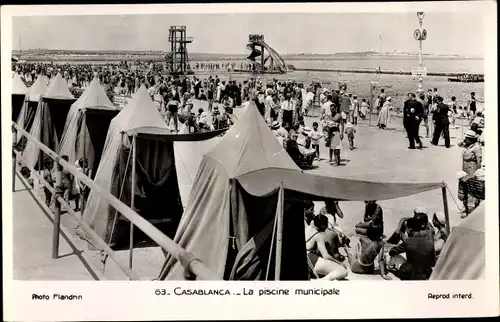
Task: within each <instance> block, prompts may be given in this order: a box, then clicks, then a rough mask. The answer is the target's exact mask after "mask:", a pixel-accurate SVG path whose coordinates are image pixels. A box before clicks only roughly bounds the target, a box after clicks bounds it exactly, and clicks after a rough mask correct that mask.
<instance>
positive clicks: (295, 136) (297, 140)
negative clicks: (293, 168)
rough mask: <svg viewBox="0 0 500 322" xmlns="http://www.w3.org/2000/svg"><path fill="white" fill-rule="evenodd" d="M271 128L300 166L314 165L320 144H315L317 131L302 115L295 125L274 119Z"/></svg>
mask: <svg viewBox="0 0 500 322" xmlns="http://www.w3.org/2000/svg"><path fill="white" fill-rule="evenodd" d="M271 130H272V131H273V133H274V134H275V135H276V138H277V139H278V141H279V142H280V144H282V145H283V147H284V148H285V150H286V151H287V152H288V154H289V155H290V157H291V158H292V159H293V160H294V161H295V163H296V164H297V165H298V166H299V167H300V168H302V169H310V168H311V167H312V164H313V161H314V159H315V158H316V157H317V156H319V144H318V145H316V144H315V143H316V138H315V136H314V134H315V132H316V131H314V130H313V129H311V128H309V127H308V126H306V125H305V123H304V118H303V117H302V116H299V117H298V122H296V123H295V124H293V125H290V124H289V123H283V124H280V122H279V121H274V122H273V123H272V124H271Z"/></svg>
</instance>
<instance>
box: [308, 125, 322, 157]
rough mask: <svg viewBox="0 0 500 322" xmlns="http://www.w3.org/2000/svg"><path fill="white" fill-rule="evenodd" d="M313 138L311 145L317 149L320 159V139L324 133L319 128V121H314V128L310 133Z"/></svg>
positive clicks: (317, 155)
mask: <svg viewBox="0 0 500 322" xmlns="http://www.w3.org/2000/svg"><path fill="white" fill-rule="evenodd" d="M309 137H310V138H311V146H312V148H313V149H314V150H316V159H317V160H319V140H321V138H322V137H323V134H322V133H321V132H320V131H319V130H318V122H314V123H313V129H312V131H311V133H310V134H309Z"/></svg>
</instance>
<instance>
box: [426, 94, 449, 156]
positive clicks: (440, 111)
mask: <svg viewBox="0 0 500 322" xmlns="http://www.w3.org/2000/svg"><path fill="white" fill-rule="evenodd" d="M436 101H437V108H436V111H435V112H434V115H435V120H436V128H435V129H434V135H433V137H432V142H431V143H432V144H433V145H438V143H439V138H440V137H441V133H442V134H443V136H444V144H445V146H446V147H447V148H449V147H450V130H449V128H450V120H449V118H448V112H449V111H450V108H449V106H448V105H446V104H444V103H443V98H442V97H441V96H437V98H436Z"/></svg>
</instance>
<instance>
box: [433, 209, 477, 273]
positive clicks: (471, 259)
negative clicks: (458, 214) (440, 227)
mask: <svg viewBox="0 0 500 322" xmlns="http://www.w3.org/2000/svg"><path fill="white" fill-rule="evenodd" d="M484 217H485V203H484V202H483V203H481V204H480V205H479V207H477V208H476V209H475V210H474V211H473V212H472V213H471V214H470V215H469V216H468V217H467V218H465V219H464V220H463V221H462V222H460V224H459V225H458V226H456V227H453V229H452V231H451V234H450V236H449V237H448V240H447V241H446V244H445V245H444V248H443V250H442V251H441V255H439V259H438V261H437V263H436V266H435V267H434V271H433V273H432V275H431V278H430V279H431V280H477V279H483V278H484V274H485V265H486V262H485V251H484V247H485V246H484V245H485V243H486V240H485V235H484V229H485V227H484Z"/></svg>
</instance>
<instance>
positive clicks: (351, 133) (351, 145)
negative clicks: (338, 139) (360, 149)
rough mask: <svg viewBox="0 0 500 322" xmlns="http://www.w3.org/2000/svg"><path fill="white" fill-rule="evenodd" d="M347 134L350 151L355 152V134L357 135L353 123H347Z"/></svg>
mask: <svg viewBox="0 0 500 322" xmlns="http://www.w3.org/2000/svg"><path fill="white" fill-rule="evenodd" d="M345 133H346V134H347V140H349V149H351V150H354V134H355V133H356V129H355V128H354V127H353V125H352V123H351V122H347V124H346V125H345Z"/></svg>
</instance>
